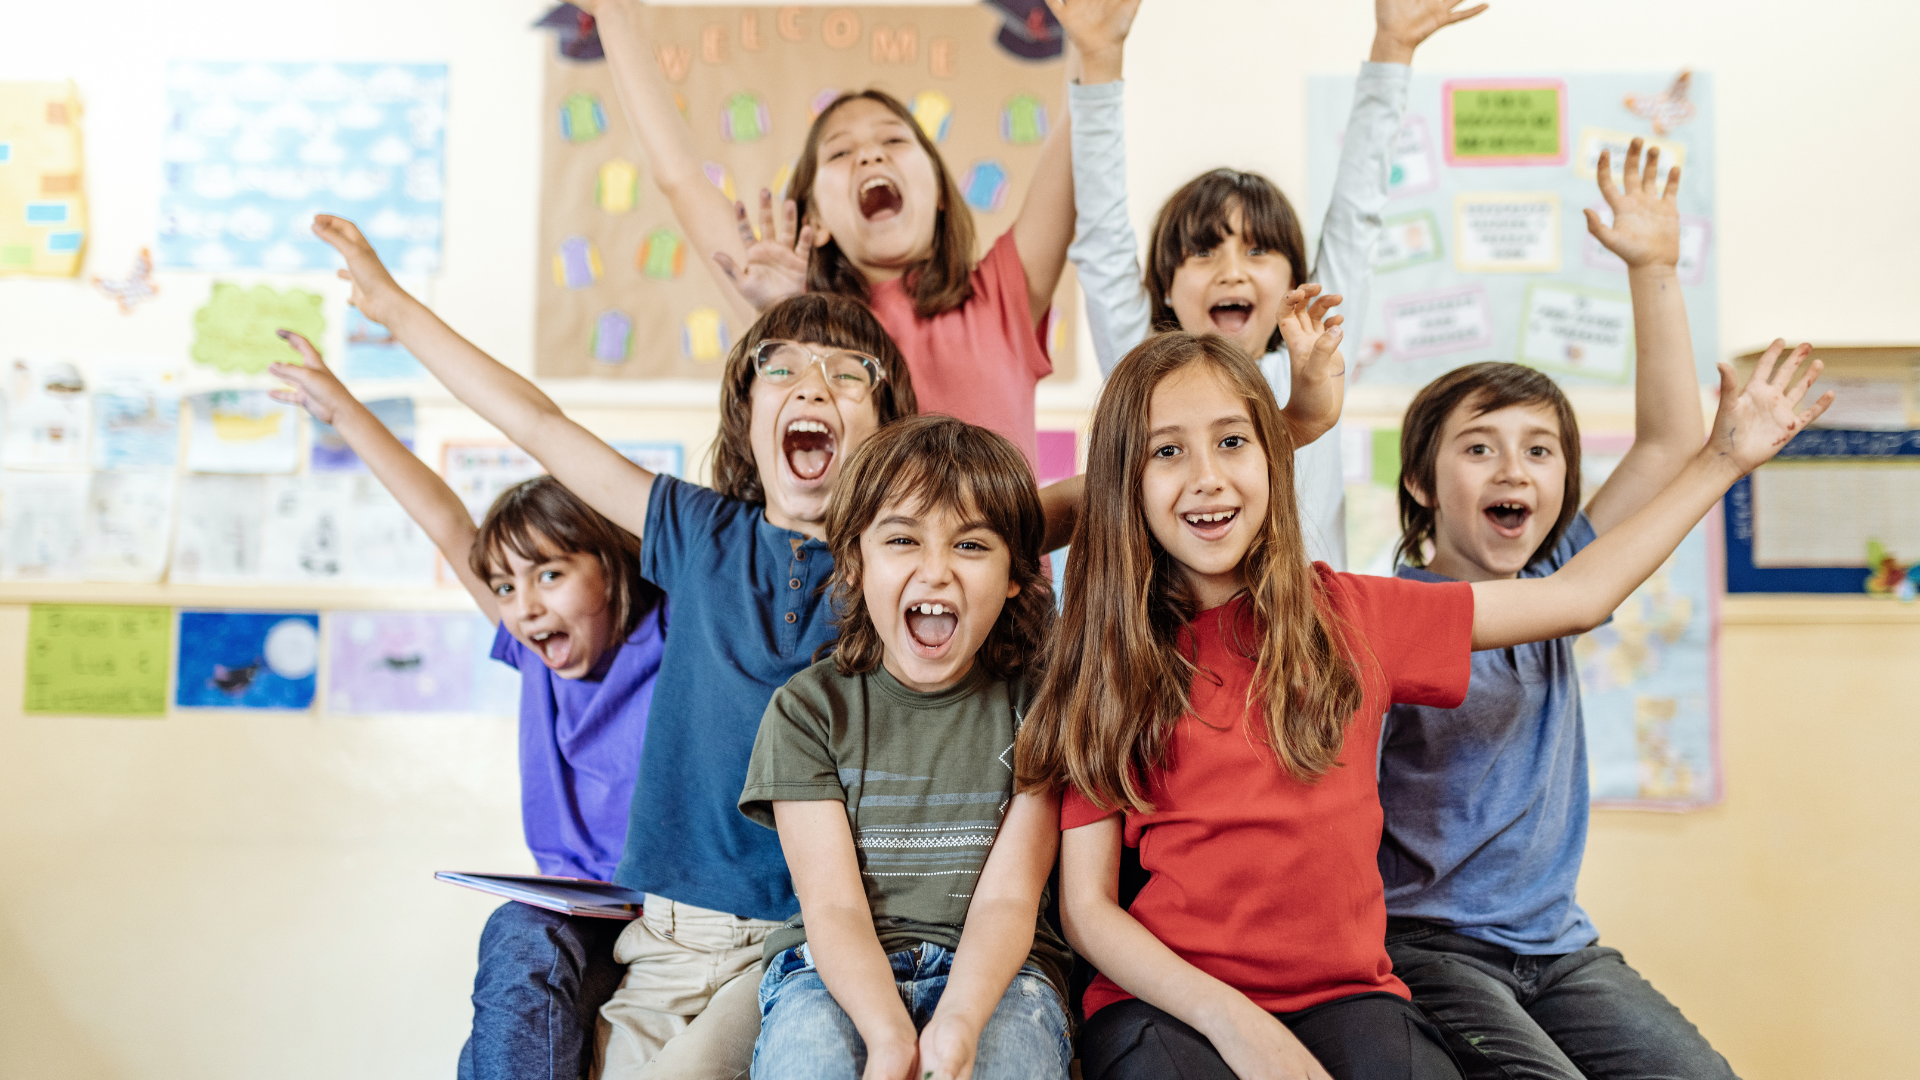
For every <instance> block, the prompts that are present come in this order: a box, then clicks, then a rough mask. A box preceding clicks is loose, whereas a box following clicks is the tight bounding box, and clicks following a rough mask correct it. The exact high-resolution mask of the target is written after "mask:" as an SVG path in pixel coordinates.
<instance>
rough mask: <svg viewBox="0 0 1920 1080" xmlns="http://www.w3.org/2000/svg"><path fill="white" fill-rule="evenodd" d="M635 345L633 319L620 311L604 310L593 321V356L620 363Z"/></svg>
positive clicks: (597, 358)
mask: <svg viewBox="0 0 1920 1080" xmlns="http://www.w3.org/2000/svg"><path fill="white" fill-rule="evenodd" d="M632 346H633V320H632V319H630V318H628V317H627V316H626V315H625V314H624V313H622V312H618V311H603V312H601V313H600V317H599V318H598V319H595V320H594V323H593V358H594V359H595V360H598V361H600V362H601V363H603V364H618V363H621V362H622V361H624V360H626V358H627V350H628V349H630V348H632Z"/></svg>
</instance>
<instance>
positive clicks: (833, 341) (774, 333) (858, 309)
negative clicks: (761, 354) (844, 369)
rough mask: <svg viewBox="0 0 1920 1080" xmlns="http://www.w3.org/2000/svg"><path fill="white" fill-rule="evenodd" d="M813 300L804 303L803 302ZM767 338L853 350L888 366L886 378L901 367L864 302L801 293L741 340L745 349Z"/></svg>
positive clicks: (764, 317)
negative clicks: (844, 301)
mask: <svg viewBox="0 0 1920 1080" xmlns="http://www.w3.org/2000/svg"><path fill="white" fill-rule="evenodd" d="M809 300H811V301H813V302H806V301H809ZM768 338H782V339H785V340H787V341H811V342H814V343H816V344H820V345H828V346H831V347H833V348H836V349H855V350H858V351H860V352H863V353H866V354H868V355H870V356H872V357H874V358H875V359H877V360H879V361H880V362H881V363H882V364H883V365H885V366H886V368H887V378H889V379H894V378H897V377H898V375H899V371H898V369H899V368H901V367H904V366H905V365H904V362H901V361H900V360H899V357H900V349H899V347H898V346H896V345H895V344H894V343H893V338H891V337H889V336H888V335H887V331H886V328H885V327H883V326H881V325H880V321H879V320H878V319H876V318H874V317H873V315H872V313H871V312H869V311H868V310H867V308H866V306H865V305H864V304H859V303H858V302H852V303H833V302H831V301H828V300H827V298H826V296H818V297H812V296H809V295H808V294H805V293H803V294H801V295H800V296H797V297H794V298H792V299H791V300H789V301H787V302H784V303H780V304H775V305H774V306H772V307H770V308H768V309H767V310H766V313H765V314H763V315H762V316H761V317H760V319H759V321H757V322H755V323H754V324H753V328H752V329H751V330H749V331H748V332H747V335H746V338H745V339H744V340H742V341H741V343H740V344H741V347H742V348H743V349H745V350H746V351H748V352H751V351H752V350H753V348H754V347H755V346H757V345H759V344H760V343H761V342H762V341H765V340H767V339H768Z"/></svg>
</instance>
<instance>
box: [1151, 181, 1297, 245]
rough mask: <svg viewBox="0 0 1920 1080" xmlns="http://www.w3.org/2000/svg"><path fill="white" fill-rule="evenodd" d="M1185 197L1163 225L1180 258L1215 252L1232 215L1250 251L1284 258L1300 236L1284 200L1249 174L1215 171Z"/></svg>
mask: <svg viewBox="0 0 1920 1080" xmlns="http://www.w3.org/2000/svg"><path fill="white" fill-rule="evenodd" d="M1183 195H1184V196H1185V197H1184V198H1176V201H1175V203H1174V204H1171V205H1169V207H1168V210H1169V211H1170V213H1169V215H1168V219H1167V224H1166V228H1167V239H1168V240H1169V241H1171V246H1173V247H1174V248H1175V249H1176V250H1177V251H1178V252H1179V253H1180V255H1181V257H1182V258H1185V257H1187V256H1191V255H1198V254H1200V253H1201V252H1205V251H1211V250H1213V249H1214V248H1216V247H1218V246H1219V245H1220V242H1221V241H1222V240H1225V239H1226V238H1227V236H1228V233H1229V229H1230V227H1231V225H1232V221H1233V212H1234V211H1235V210H1239V211H1240V220H1241V227H1242V228H1243V229H1245V230H1246V234H1245V236H1244V239H1245V240H1246V241H1247V243H1248V244H1249V245H1252V246H1257V247H1262V248H1266V249H1267V250H1268V251H1274V252H1282V253H1284V252H1286V251H1287V250H1288V248H1289V247H1290V245H1291V243H1292V242H1293V241H1294V238H1295V236H1296V235H1297V233H1298V231H1299V225H1298V224H1297V222H1296V220H1295V218H1294V214H1293V207H1292V206H1290V205H1289V204H1288V203H1287V200H1286V196H1284V195H1282V194H1280V192H1279V191H1278V190H1277V189H1276V188H1274V186H1273V185H1272V184H1270V183H1268V182H1267V181H1266V179H1265V178H1264V177H1260V176H1255V175H1254V174H1252V173H1240V172H1231V171H1229V170H1226V169H1220V170H1216V171H1214V172H1211V173H1208V174H1206V175H1205V176H1202V177H1200V178H1198V179H1196V180H1194V181H1193V182H1192V183H1191V184H1190V185H1188V190H1187V191H1186V192H1184V193H1183Z"/></svg>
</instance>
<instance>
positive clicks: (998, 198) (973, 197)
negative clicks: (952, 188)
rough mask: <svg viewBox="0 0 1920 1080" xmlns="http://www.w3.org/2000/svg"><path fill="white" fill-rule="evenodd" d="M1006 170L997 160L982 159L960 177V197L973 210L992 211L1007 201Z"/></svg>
mask: <svg viewBox="0 0 1920 1080" xmlns="http://www.w3.org/2000/svg"><path fill="white" fill-rule="evenodd" d="M1007 187H1008V181H1007V170H1006V167H1005V166H1003V165H1001V164H1000V163H999V162H997V161H991V160H989V161H982V162H978V163H976V164H975V165H974V166H973V167H972V168H970V169H968V170H967V172H966V175H965V176H963V177H961V178H960V197H961V198H963V199H965V200H967V205H968V206H971V207H973V208H974V209H975V210H980V211H983V212H985V213H989V214H990V213H992V212H994V211H995V210H998V209H1000V206H1001V204H1003V203H1005V202H1006V201H1007Z"/></svg>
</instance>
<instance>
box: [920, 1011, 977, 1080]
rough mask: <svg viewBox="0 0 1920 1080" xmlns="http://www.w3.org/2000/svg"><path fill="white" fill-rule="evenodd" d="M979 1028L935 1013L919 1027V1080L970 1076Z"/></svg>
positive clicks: (967, 1079) (959, 1079) (954, 1079)
mask: <svg viewBox="0 0 1920 1080" xmlns="http://www.w3.org/2000/svg"><path fill="white" fill-rule="evenodd" d="M979 1044H980V1030H979V1029H978V1028H976V1027H974V1026H972V1025H971V1024H968V1023H966V1022H965V1021H963V1020H960V1019H957V1018H955V1017H952V1016H940V1015H938V1014H937V1013H936V1014H935V1016H934V1018H933V1019H932V1020H930V1021H928V1022H927V1026H926V1027H924V1028H922V1029H920V1080H971V1078H972V1076H973V1055H974V1050H975V1048H976V1047H978V1046H979Z"/></svg>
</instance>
